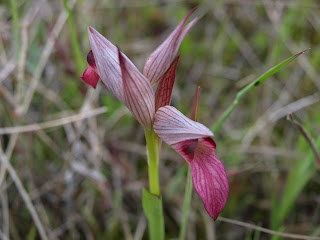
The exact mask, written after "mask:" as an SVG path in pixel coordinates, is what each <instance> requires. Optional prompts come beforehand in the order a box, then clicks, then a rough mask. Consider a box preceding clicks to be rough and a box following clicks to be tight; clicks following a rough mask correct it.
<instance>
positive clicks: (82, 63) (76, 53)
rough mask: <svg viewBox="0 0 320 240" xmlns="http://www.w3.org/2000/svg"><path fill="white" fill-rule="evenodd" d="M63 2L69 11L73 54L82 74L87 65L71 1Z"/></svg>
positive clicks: (77, 68)
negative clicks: (81, 48)
mask: <svg viewBox="0 0 320 240" xmlns="http://www.w3.org/2000/svg"><path fill="white" fill-rule="evenodd" d="M63 3H64V7H65V9H66V11H67V13H68V25H69V32H70V39H71V47H72V51H73V55H74V58H75V63H76V72H77V74H78V75H79V76H80V75H81V74H82V73H83V71H84V70H85V67H86V66H85V61H84V58H83V56H82V54H81V50H80V44H79V41H78V39H79V38H78V36H77V33H76V25H75V23H74V19H73V15H72V10H71V8H70V5H69V2H68V0H63Z"/></svg>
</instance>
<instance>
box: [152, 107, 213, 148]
mask: <svg viewBox="0 0 320 240" xmlns="http://www.w3.org/2000/svg"><path fill="white" fill-rule="evenodd" d="M153 129H154V131H155V133H156V134H158V136H159V137H160V138H161V139H162V140H163V141H165V142H166V143H167V144H168V145H172V144H175V143H178V142H182V141H185V140H191V139H198V138H203V137H211V136H213V133H212V132H211V131H210V130H209V129H208V128H207V127H206V126H204V125H202V124H201V123H198V122H195V121H193V120H191V119H189V118H187V117H186V116H184V115H183V114H182V113H181V112H179V111H178V110H177V109H176V108H174V107H172V106H165V107H161V108H159V109H158V111H157V112H156V114H155V121H154V124H153Z"/></svg>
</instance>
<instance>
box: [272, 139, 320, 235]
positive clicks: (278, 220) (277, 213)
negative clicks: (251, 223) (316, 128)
mask: <svg viewBox="0 0 320 240" xmlns="http://www.w3.org/2000/svg"><path fill="white" fill-rule="evenodd" d="M316 146H317V147H318V148H319V147H320V137H318V138H317V140H316ZM316 171H317V164H316V161H315V158H314V154H313V152H312V151H309V154H308V155H307V157H306V158H305V159H301V160H300V161H298V162H297V163H296V165H295V166H294V168H293V169H292V170H291V172H290V173H289V176H288V177H287V181H286V184H285V187H284V192H283V195H282V198H281V200H280V202H279V203H278V204H277V208H275V209H272V212H271V216H272V219H271V226H272V228H273V229H275V230H277V229H278V228H279V227H281V225H282V223H283V221H284V220H285V218H286V216H287V215H288V213H289V212H290V209H291V208H292V206H293V204H294V202H295V201H296V199H297V198H298V196H299V194H300V193H301V191H302V190H303V189H304V187H305V185H306V184H307V183H308V182H309V180H310V179H311V177H312V176H313V175H314V174H315V173H316Z"/></svg>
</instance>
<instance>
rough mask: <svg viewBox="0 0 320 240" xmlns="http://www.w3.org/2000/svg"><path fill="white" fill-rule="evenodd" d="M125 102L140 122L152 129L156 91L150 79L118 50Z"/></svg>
mask: <svg viewBox="0 0 320 240" xmlns="http://www.w3.org/2000/svg"><path fill="white" fill-rule="evenodd" d="M118 54H119V62H120V67H121V74H122V82H123V90H124V103H125V104H126V106H127V107H128V108H129V110H130V111H131V112H132V114H133V116H134V117H135V118H136V119H137V120H138V121H139V123H140V124H141V125H142V126H143V127H144V128H147V129H151V127H152V123H153V116H154V113H155V103H154V92H153V89H152V86H151V84H150V82H149V80H148V79H147V78H146V77H145V76H143V75H142V73H140V71H139V70H138V69H137V68H136V67H135V66H134V65H133V64H130V61H129V60H128V59H127V58H126V57H125V56H124V55H123V53H121V52H120V51H119V50H118Z"/></svg>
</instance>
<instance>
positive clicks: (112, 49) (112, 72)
mask: <svg viewBox="0 0 320 240" xmlns="http://www.w3.org/2000/svg"><path fill="white" fill-rule="evenodd" d="M88 32H89V41H90V46H91V49H92V52H93V55H94V59H95V62H96V66H97V69H98V73H99V75H100V77H101V80H102V81H103V83H104V84H105V85H106V86H107V88H108V89H109V90H110V91H111V92H112V94H113V95H114V96H115V97H116V98H118V99H119V100H120V101H122V102H124V94H123V84H122V77H121V69H120V63H119V57H118V50H117V47H116V46H114V45H113V44H112V43H111V42H110V41H109V40H108V39H106V38H105V37H104V36H102V35H101V34H100V33H99V32H98V31H96V30H95V29H94V28H92V27H89V28H88ZM122 55H123V57H124V58H125V59H126V61H127V65H131V66H132V67H134V68H135V66H134V64H133V63H132V62H131V61H130V60H129V59H128V58H127V57H126V56H125V55H124V54H122Z"/></svg>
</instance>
